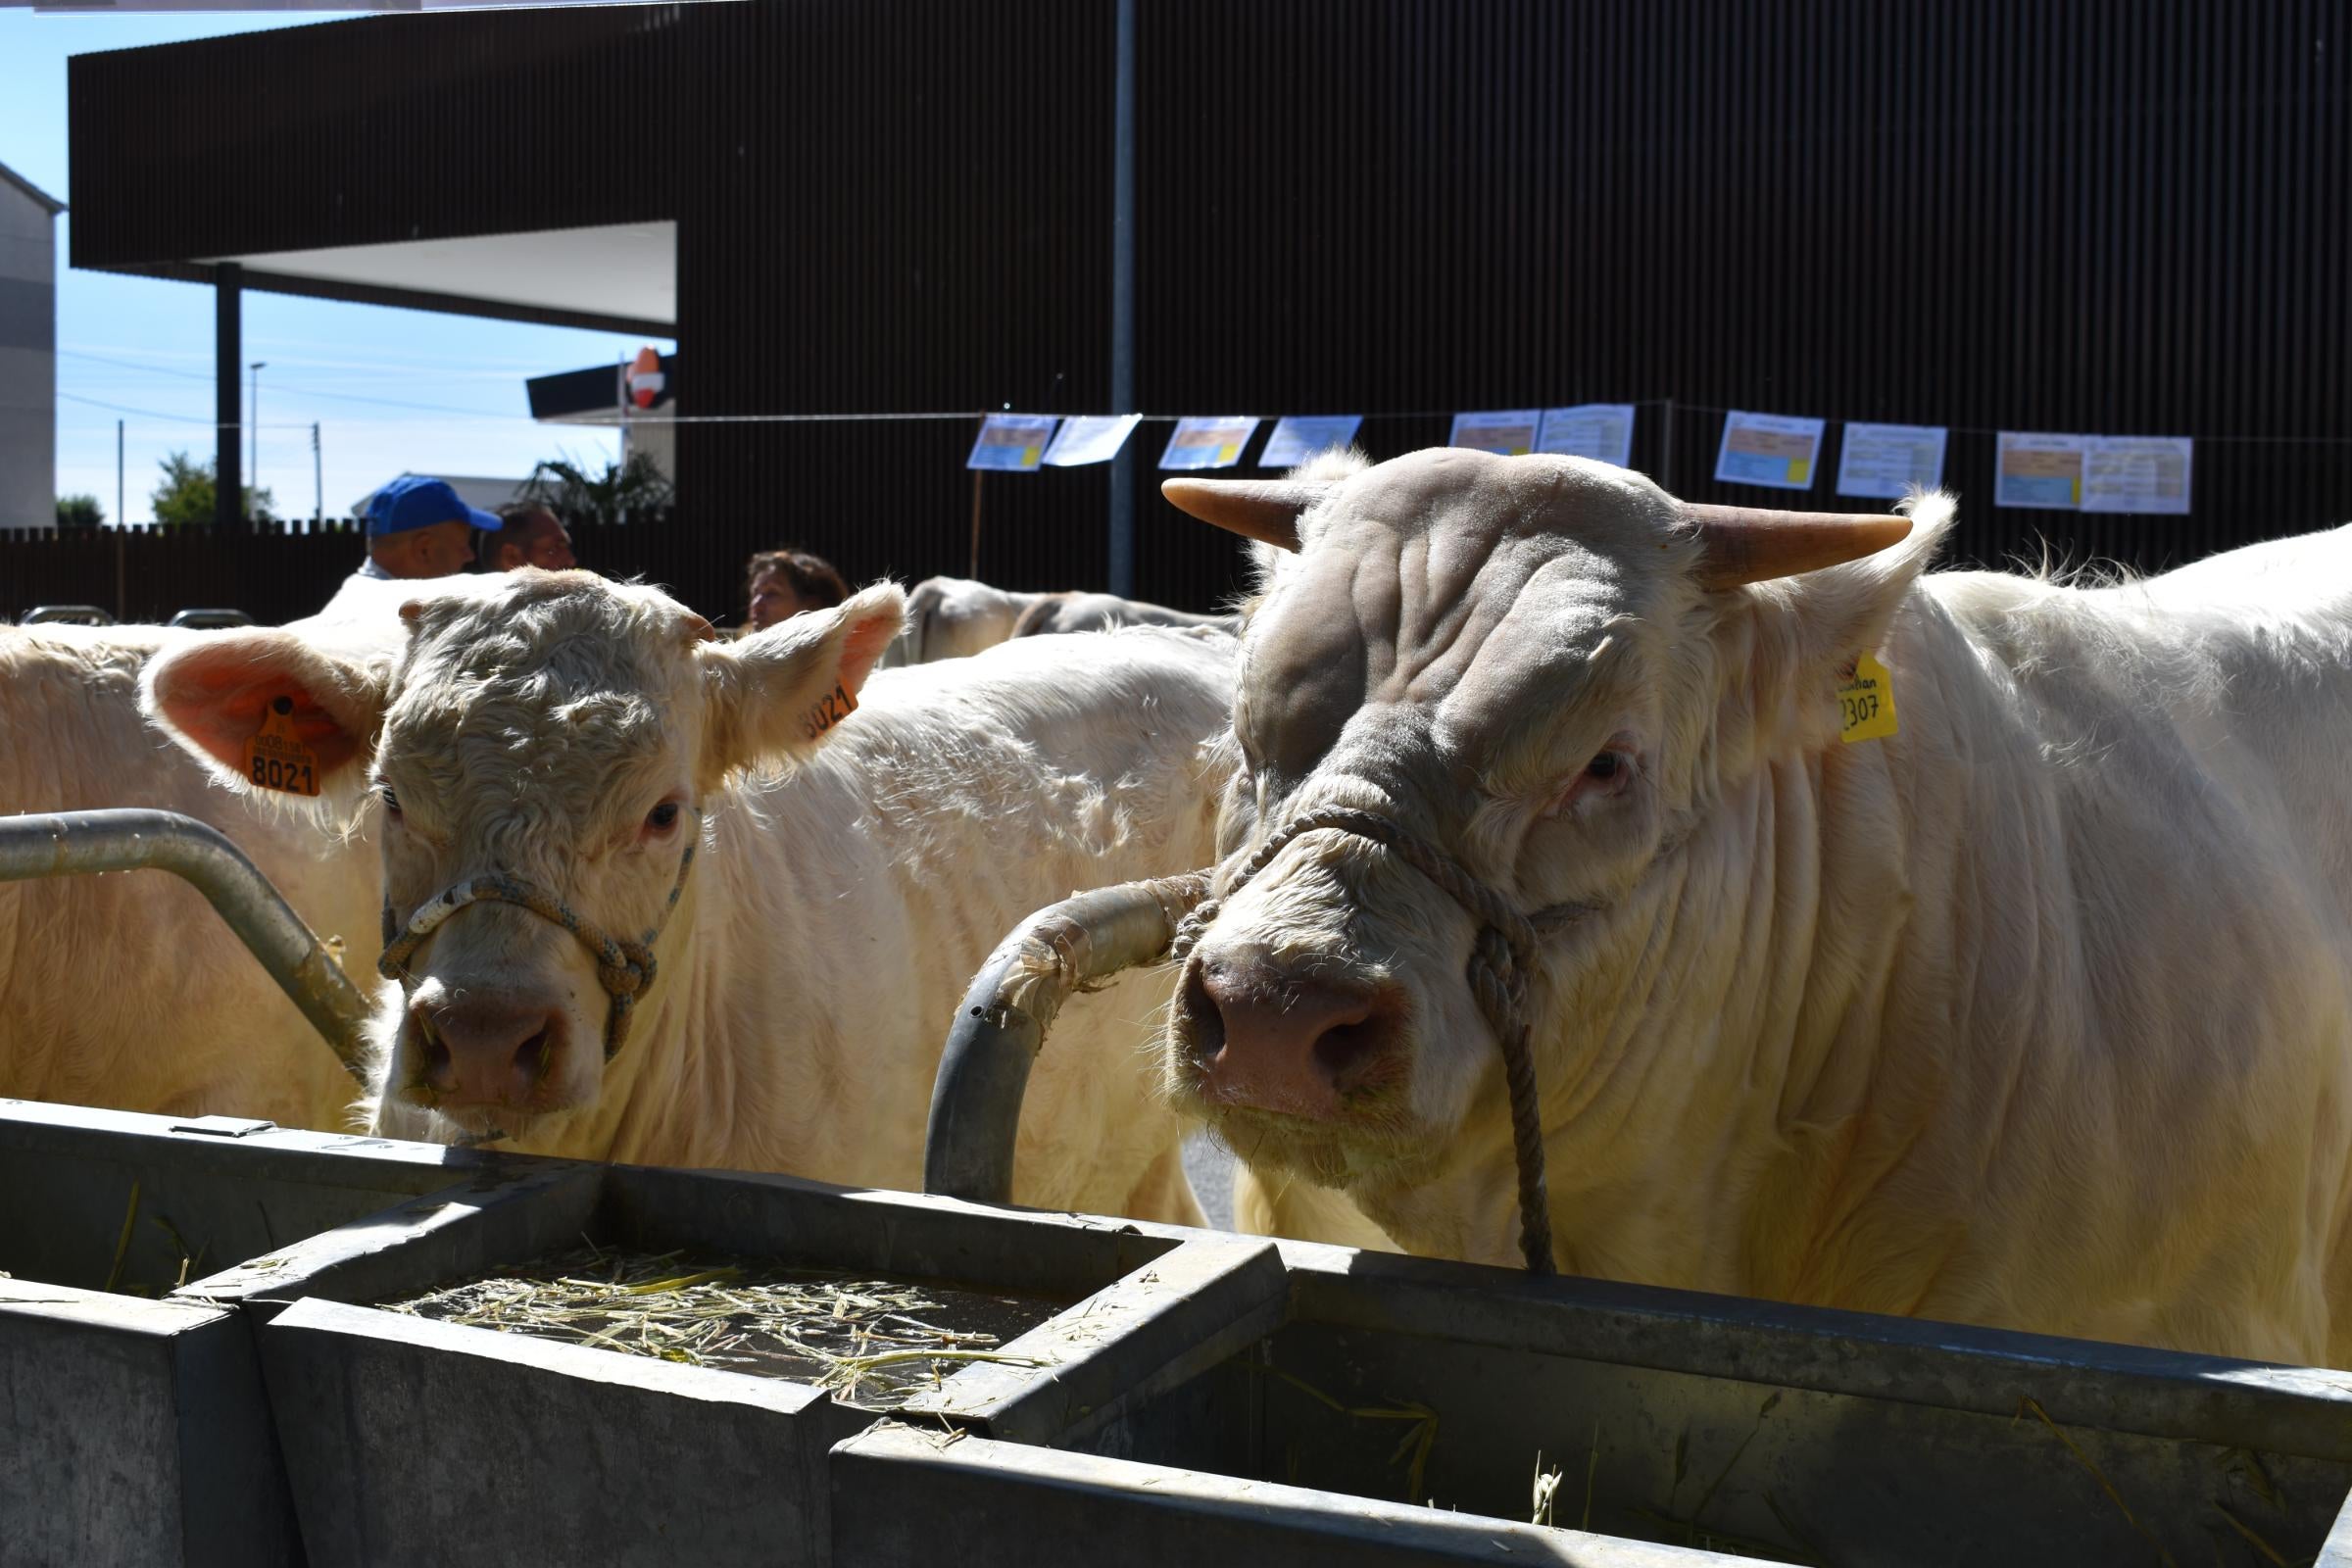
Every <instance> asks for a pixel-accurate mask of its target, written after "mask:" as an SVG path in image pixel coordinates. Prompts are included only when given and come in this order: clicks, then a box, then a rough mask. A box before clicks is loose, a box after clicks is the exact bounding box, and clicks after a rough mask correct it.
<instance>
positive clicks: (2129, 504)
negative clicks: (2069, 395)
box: [2082, 435, 2195, 515]
mask: <svg viewBox="0 0 2352 1568" xmlns="http://www.w3.org/2000/svg"><path fill="white" fill-rule="evenodd" d="M2194 446H2195V443H2194V442H2193V441H2192V440H2191V439H2190V438H2189V437H2187V436H2184V435H2102V436H2093V437H2092V438H2091V442H2090V447H2089V450H2087V451H2086V452H2084V453H2083V454H2082V510H2083V511H2084V512H2153V513H2172V514H2175V515H2185V514H2186V513H2187V511H2188V475H2189V466H2190V462H2191V459H2192V458H2193V457H2194V456H2195V453H2194V450H2193V448H2194Z"/></svg>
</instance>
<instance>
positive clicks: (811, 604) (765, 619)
mask: <svg viewBox="0 0 2352 1568" xmlns="http://www.w3.org/2000/svg"><path fill="white" fill-rule="evenodd" d="M744 581H745V583H746V584H747V585H748V587H749V590H750V593H751V601H752V606H751V629H752V630H753V631H764V630H766V629H767V628H768V627H770V626H773V625H775V624H776V623H777V622H778V621H782V620H790V619H791V618H792V617H793V616H795V615H797V614H800V613H802V612H804V611H809V610H830V609H832V608H833V607H834V606H835V605H838V604H840V603H841V602H842V601H843V600H844V599H847V598H849V597H850V585H849V584H848V583H846V582H844V581H842V579H841V573H840V572H838V571H835V570H834V569H833V564H832V563H831V562H829V561H827V560H825V558H824V557H822V556H814V555H810V554H809V552H808V551H806V550H762V551H760V553H759V554H758V555H756V556H754V557H753V558H752V559H751V560H750V561H749V562H747V563H745V564H744Z"/></svg>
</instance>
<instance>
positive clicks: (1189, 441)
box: [1159, 414, 1257, 468]
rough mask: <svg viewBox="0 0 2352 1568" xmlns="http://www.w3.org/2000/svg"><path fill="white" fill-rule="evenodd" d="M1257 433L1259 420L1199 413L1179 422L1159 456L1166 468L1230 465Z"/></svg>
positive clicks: (1235, 461) (1162, 465)
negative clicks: (1199, 414) (1166, 447)
mask: <svg viewBox="0 0 2352 1568" xmlns="http://www.w3.org/2000/svg"><path fill="white" fill-rule="evenodd" d="M1256 432H1257V420H1255V419H1253V418H1250V417H1247V416H1245V415H1239V414H1209V415H1201V416H1197V417H1193V418H1189V419H1178V420H1177V421H1176V433H1175V434H1174V435H1172V436H1170V437H1168V449H1167V451H1165V452H1162V453H1161V454H1160V455H1159V466H1161V467H1163V468H1230V467H1232V466H1234V465H1235V464H1237V463H1239V462H1241V461H1242V448H1244V447H1246V446H1248V445H1249V444H1250V436H1252V435H1254V434H1255V433H1256Z"/></svg>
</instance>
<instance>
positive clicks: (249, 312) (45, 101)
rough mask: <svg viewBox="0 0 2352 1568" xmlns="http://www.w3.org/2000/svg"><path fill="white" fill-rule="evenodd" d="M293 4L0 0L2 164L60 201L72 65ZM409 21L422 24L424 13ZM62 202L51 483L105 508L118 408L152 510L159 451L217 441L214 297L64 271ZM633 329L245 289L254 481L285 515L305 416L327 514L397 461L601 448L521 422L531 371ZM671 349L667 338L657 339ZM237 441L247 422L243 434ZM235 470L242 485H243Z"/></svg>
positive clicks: (132, 474) (302, 474) (139, 500)
mask: <svg viewBox="0 0 2352 1568" xmlns="http://www.w3.org/2000/svg"><path fill="white" fill-rule="evenodd" d="M419 20H422V19H421V18H420V19H419ZM317 21H319V13H316V12H311V13H299V14H293V15H291V16H289V14H288V13H284V12H278V13H272V14H269V15H264V16H191V15H187V14H184V13H183V14H161V15H113V16H57V15H36V14H35V13H33V12H31V11H29V10H14V9H10V10H0V60H4V61H6V62H7V66H6V69H5V72H0V82H4V83H5V86H6V89H7V90H6V91H5V92H0V163H4V164H6V165H8V167H10V168H11V169H14V170H15V171H16V172H18V173H20V174H22V175H24V176H25V178H26V179H29V180H31V181H32V182H33V183H34V184H36V185H38V186H40V187H41V188H42V189H43V190H45V191H47V192H49V194H50V195H52V196H55V197H57V198H58V199H59V200H60V201H63V202H66V203H68V204H69V206H70V205H71V204H72V202H73V195H74V192H73V172H72V171H71V170H70V169H69V168H68V167H67V159H66V61H67V59H68V57H70V56H73V55H77V54H87V53H91V52H94V51H97V50H104V49H129V48H136V47H139V46H141V45H145V44H155V43H170V42H173V41H176V40H179V39H185V38H208V37H214V36H217V35H219V34H221V33H229V32H251V31H255V30H258V29H260V28H263V27H272V26H284V25H289V24H290V23H291V24H292V25H311V24H314V23H316V22H317ZM428 25H429V24H428ZM72 221H73V215H72V213H71V212H69V213H67V214H65V215H64V216H62V217H60V218H59V220H58V222H57V267H58V272H57V346H58V356H57V392H58V403H57V488H58V492H59V493H60V494H73V493H76V492H86V493H88V494H91V495H95V496H97V497H98V498H99V503H100V505H101V506H102V507H103V508H104V509H105V511H106V515H107V516H108V518H109V520H112V519H113V518H114V516H115V421H116V420H117V419H118V418H121V419H123V421H124V423H125V431H124V442H123V445H124V449H125V460H124V465H123V466H124V474H125V482H124V486H123V489H124V499H125V501H126V508H125V510H126V511H127V513H128V515H129V517H130V520H132V521H133V522H138V521H143V520H145V519H146V518H147V517H148V515H149V511H150V509H149V506H148V500H147V497H148V493H149V491H150V490H152V489H153V488H154V483H155V473H156V464H157V463H158V462H159V461H160V460H161V459H162V458H163V457H164V456H165V455H166V454H168V453H170V452H172V451H173V450H176V449H186V450H188V451H190V452H192V453H194V454H195V455H196V456H198V457H209V456H210V455H211V453H212V439H213V438H212V430H211V428H210V426H211V424H212V421H213V382H212V372H213V296H212V291H211V290H210V289H208V288H205V287H202V286H201V285H198V284H193V283H171V282H163V281H160V280H156V279H151V278H135V277H118V276H114V275H111V274H108V273H104V272H79V271H73V270H69V269H68V268H67V266H66V257H67V255H68V254H69V245H68V235H69V233H70V230H69V227H68V225H69V224H70V223H72ZM641 341H642V340H640V339H637V338H631V337H622V336H618V335H615V334H613V333H610V332H584V331H575V330H572V329H570V328H566V327H553V326H528V325H523V324H521V323H519V322H508V321H486V320H478V319H472V318H468V317H457V316H436V315H432V314H429V313H426V312H421V311H394V310H385V309H382V308H379V307H376V306H371V305H341V304H335V303H332V302H329V301H325V300H309V299H297V298H294V297H292V296H289V295H280V294H264V293H258V292H255V293H248V294H247V295H246V296H245V358H246V359H247V360H248V361H253V360H263V361H267V362H268V368H265V369H264V370H263V371H262V372H261V420H260V423H261V426H262V430H261V482H262V484H263V485H265V486H266V487H268V488H269V489H270V490H271V491H272V492H273V493H274V494H275V497H276V501H277V506H278V509H279V511H280V512H283V513H302V514H307V513H309V512H310V510H311V508H312V504H313V491H314V484H313V478H312V465H311V424H312V422H313V421H314V420H315V421H317V422H318V424H319V443H320V450H321V455H322V457H323V459H324V465H323V466H324V468H325V491H326V511H327V513H328V515H346V514H348V513H349V511H350V508H351V503H352V502H353V501H354V500H356V499H357V498H359V497H360V496H362V495H364V494H366V493H367V492H368V491H369V490H371V489H373V488H374V487H375V486H376V485H377V484H380V483H381V482H382V481H383V480H385V479H386V478H389V477H390V476H391V475H393V474H395V473H398V472H400V471H401V470H402V469H403V468H409V469H415V470H417V471H419V472H427V473H434V472H439V473H466V474H512V475H515V476H520V475H522V474H524V473H527V472H529V471H530V467H531V465H532V463H533V462H535V461H536V460H537V459H539V458H542V457H557V456H562V455H565V454H570V455H574V456H578V457H583V458H593V459H596V460H598V461H602V460H604V459H607V458H610V457H612V456H613V455H614V454H615V452H616V450H617V441H616V438H615V437H613V435H611V434H607V433H601V432H596V431H590V430H583V429H580V428H578V427H576V426H562V427H558V426H550V425H540V424H535V423H533V422H532V421H531V420H530V418H529V417H528V410H527V406H526V404H525V401H524V397H523V390H522V382H523V378H524V377H525V376H529V375H536V374H541V373H544V372H546V371H549V370H567V369H572V368H576V367H579V366H583V365H594V364H598V363H603V362H610V361H612V360H614V359H619V358H626V357H627V356H629V355H631V354H634V353H635V352H636V351H637V349H638V347H639V345H640V343H641ZM656 346H657V347H659V348H661V349H662V350H664V351H667V350H669V349H671V348H673V347H674V345H673V344H671V343H669V342H666V341H662V340H656ZM246 439H247V443H248V450H249V451H250V443H251V441H252V436H251V434H250V433H248V435H247V437H246ZM251 477H252V476H251V475H250V474H248V476H247V478H248V482H250V481H251Z"/></svg>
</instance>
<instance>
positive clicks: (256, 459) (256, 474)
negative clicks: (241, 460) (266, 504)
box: [246, 360, 270, 493]
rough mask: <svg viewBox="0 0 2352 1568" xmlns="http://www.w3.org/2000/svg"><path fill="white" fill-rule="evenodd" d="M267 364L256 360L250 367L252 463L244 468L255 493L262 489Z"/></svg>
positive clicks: (264, 361)
mask: <svg viewBox="0 0 2352 1568" xmlns="http://www.w3.org/2000/svg"><path fill="white" fill-rule="evenodd" d="M269 364H270V362H269V361H268V360H256V361H254V362H253V365H252V370H253V413H252V415H251V416H249V417H250V418H251V419H252V421H253V461H252V462H251V463H248V464H247V465H246V469H247V471H248V472H249V474H250V475H251V477H250V478H249V479H248V480H247V483H249V484H251V485H252V486H253V488H254V490H255V491H256V492H257V493H258V492H259V491H260V490H261V488H262V370H263V369H264V368H266V367H267V366H268V365H269Z"/></svg>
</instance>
